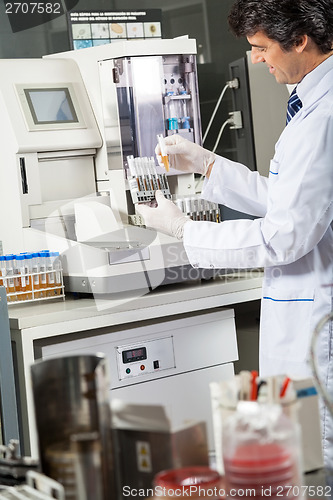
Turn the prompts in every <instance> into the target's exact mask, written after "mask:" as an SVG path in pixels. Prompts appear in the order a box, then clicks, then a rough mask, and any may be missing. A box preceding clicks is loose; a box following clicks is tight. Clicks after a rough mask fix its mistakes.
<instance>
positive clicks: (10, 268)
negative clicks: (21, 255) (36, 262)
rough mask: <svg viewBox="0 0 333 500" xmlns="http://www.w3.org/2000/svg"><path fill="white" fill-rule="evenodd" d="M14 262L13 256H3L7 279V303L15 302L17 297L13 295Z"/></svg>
mask: <svg viewBox="0 0 333 500" xmlns="http://www.w3.org/2000/svg"><path fill="white" fill-rule="evenodd" d="M14 260H15V255H13V254H10V255H5V261H6V277H7V294H11V295H8V297H7V300H8V302H15V301H16V299H17V297H16V295H15V284H14Z"/></svg>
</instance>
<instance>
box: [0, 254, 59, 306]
mask: <svg viewBox="0 0 333 500" xmlns="http://www.w3.org/2000/svg"><path fill="white" fill-rule="evenodd" d="M0 286H4V287H5V288H6V293H7V301H8V302H18V301H27V300H35V299H42V298H52V297H57V296H60V295H63V278H62V266H61V260H60V255H59V252H50V251H49V250H42V251H40V252H23V253H20V254H7V255H0Z"/></svg>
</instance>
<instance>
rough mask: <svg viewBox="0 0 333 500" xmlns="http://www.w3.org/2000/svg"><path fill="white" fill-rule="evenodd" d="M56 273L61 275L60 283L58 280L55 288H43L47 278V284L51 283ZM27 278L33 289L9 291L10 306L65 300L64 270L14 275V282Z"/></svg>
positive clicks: (8, 301) (4, 278)
mask: <svg viewBox="0 0 333 500" xmlns="http://www.w3.org/2000/svg"><path fill="white" fill-rule="evenodd" d="M55 273H59V277H60V281H59V278H58V280H57V281H58V283H57V284H55V285H53V286H48V285H46V286H41V285H40V283H42V281H43V280H44V279H45V278H46V283H49V282H50V281H52V280H53V278H52V280H50V275H51V274H53V276H54V275H55ZM22 277H23V278H25V280H26V282H27V283H31V289H29V290H24V291H21V290H20V289H18V290H15V291H14V292H8V291H7V303H8V305H9V306H10V305H13V304H22V303H26V302H36V301H41V300H50V299H60V298H62V299H64V298H65V292H64V281H63V272H62V269H57V270H56V271H43V272H38V273H25V274H21V275H14V280H19V279H21V278H22ZM1 280H3V281H4V280H6V277H3V278H1ZM36 282H38V283H39V285H38V288H37V287H36Z"/></svg>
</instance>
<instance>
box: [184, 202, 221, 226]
mask: <svg viewBox="0 0 333 500" xmlns="http://www.w3.org/2000/svg"><path fill="white" fill-rule="evenodd" d="M174 202H175V204H176V205H177V206H178V208H179V209H180V210H181V211H182V212H183V213H184V214H186V215H188V216H189V217H190V218H191V219H192V220H201V221H210V222H221V215H220V209H219V205H218V203H213V202H211V201H207V200H203V199H202V198H199V197H197V196H184V197H177V198H176V199H175V200H174Z"/></svg>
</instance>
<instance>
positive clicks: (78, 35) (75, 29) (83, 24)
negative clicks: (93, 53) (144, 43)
mask: <svg viewBox="0 0 333 500" xmlns="http://www.w3.org/2000/svg"><path fill="white" fill-rule="evenodd" d="M67 21H68V31H69V37H70V43H71V48H72V49H75V50H77V49H84V48H86V47H95V46H97V45H105V44H107V43H114V42H119V41H121V40H134V39H141V40H142V39H146V38H162V10H161V9H149V10H145V11H122V12H121V11H96V10H94V11H86V10H85V11H71V12H69V13H68V15H67Z"/></svg>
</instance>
